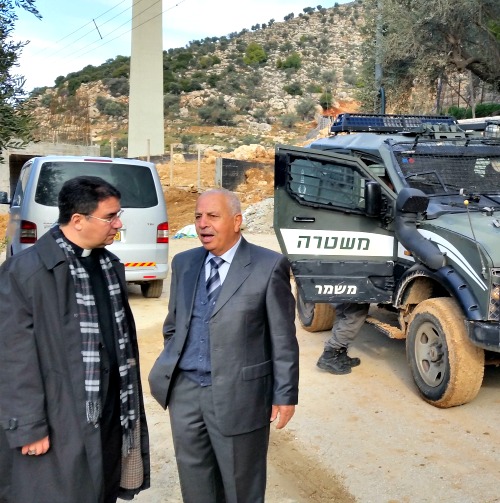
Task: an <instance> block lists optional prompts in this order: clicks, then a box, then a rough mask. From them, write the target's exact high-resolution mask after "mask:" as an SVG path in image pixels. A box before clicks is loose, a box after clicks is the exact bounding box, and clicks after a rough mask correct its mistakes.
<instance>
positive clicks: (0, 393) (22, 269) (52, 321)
mask: <svg viewBox="0 0 500 503" xmlns="http://www.w3.org/2000/svg"><path fill="white" fill-rule="evenodd" d="M110 258H111V260H112V262H113V265H114V268H115V270H116V272H117V275H118V277H119V278H120V282H121V284H122V291H123V294H124V296H123V298H124V304H125V309H126V311H127V314H128V318H129V322H130V335H131V340H132V344H133V346H134V351H135V354H136V355H137V365H139V361H138V348H137V337H136V331H135V325H134V321H133V317H132V313H131V311H130V306H129V304H128V299H127V289H126V283H125V272H124V267H123V265H122V264H121V263H120V262H119V260H118V258H117V257H116V256H114V255H112V254H111V257H110ZM138 372H139V369H138ZM105 386H106V383H104V384H103V387H105ZM139 393H140V407H141V410H140V417H141V452H142V459H143V463H144V483H143V485H142V487H141V489H146V488H147V487H149V475H150V468H149V443H148V432H147V424H146V418H145V414H144V404H143V399H142V389H141V387H140V383H139ZM0 423H1V426H2V428H0V437H1V438H0V468H3V469H2V473H1V474H0V502H2V501H8V502H9V503H11V502H12V503H14V502H15V503H70V502H78V503H98V502H100V501H101V500H102V487H103V480H102V452H101V439H100V431H99V428H98V427H95V426H94V425H91V424H88V422H87V420H86V413H85V389H84V367H83V363H82V356H81V337H80V328H79V319H78V309H77V304H76V300H75V293H74V286H73V282H72V279H71V275H70V272H69V268H68V263H67V262H66V259H65V256H64V253H63V251H62V250H61V249H60V248H59V246H58V245H57V243H56V242H55V240H54V238H53V237H52V236H51V233H46V234H44V235H43V236H42V237H41V238H40V239H39V240H38V241H37V243H36V244H35V245H34V246H32V247H30V248H29V249H27V250H25V251H23V252H21V253H19V254H17V255H15V256H13V257H11V258H9V259H8V260H7V261H6V262H5V263H4V264H3V265H2V267H1V268H0ZM46 435H49V438H50V450H49V451H48V452H47V453H46V454H45V455H43V456H26V455H22V454H21V450H20V448H21V446H23V445H26V444H28V443H31V442H34V441H36V440H40V439H41V438H43V437H45V436H46ZM9 466H10V467H11V471H10V473H8V472H6V471H4V469H5V468H6V467H9ZM9 485H10V488H9ZM7 494H8V495H9V497H10V499H8V498H6V495H7ZM129 496H130V497H131V496H132V495H131V494H130V495H129ZM2 497H3V498H4V499H3V500H2Z"/></svg>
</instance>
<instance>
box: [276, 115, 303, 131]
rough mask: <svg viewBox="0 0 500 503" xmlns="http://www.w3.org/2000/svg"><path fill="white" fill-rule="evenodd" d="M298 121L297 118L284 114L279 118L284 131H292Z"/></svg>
mask: <svg viewBox="0 0 500 503" xmlns="http://www.w3.org/2000/svg"><path fill="white" fill-rule="evenodd" d="M298 121H299V117H298V116H297V115H295V114H285V115H282V116H281V118H280V122H281V125H282V126H283V127H284V128H286V129H292V128H293V127H294V126H295V124H297V122H298Z"/></svg>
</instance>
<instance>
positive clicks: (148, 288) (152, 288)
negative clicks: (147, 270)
mask: <svg viewBox="0 0 500 503" xmlns="http://www.w3.org/2000/svg"><path fill="white" fill-rule="evenodd" d="M141 292H142V295H143V296H144V297H146V298H148V299H157V298H158V297H160V296H161V293H162V292H163V280H162V279H155V280H154V281H146V282H145V283H141Z"/></svg>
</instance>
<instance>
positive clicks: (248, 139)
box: [241, 134, 262, 145]
mask: <svg viewBox="0 0 500 503" xmlns="http://www.w3.org/2000/svg"><path fill="white" fill-rule="evenodd" d="M261 143H262V138H260V136H254V135H252V134H247V135H245V136H243V137H242V138H241V144H242V145H260V144H261Z"/></svg>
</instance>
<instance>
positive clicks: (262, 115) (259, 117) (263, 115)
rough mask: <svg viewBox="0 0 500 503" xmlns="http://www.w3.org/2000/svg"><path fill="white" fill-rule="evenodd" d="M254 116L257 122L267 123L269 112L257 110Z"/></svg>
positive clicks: (263, 109) (261, 109)
mask: <svg viewBox="0 0 500 503" xmlns="http://www.w3.org/2000/svg"><path fill="white" fill-rule="evenodd" d="M252 115H253V118H254V119H255V120H256V121H257V122H267V110H266V109H265V108H256V109H255V110H254V111H253V114H252Z"/></svg>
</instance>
